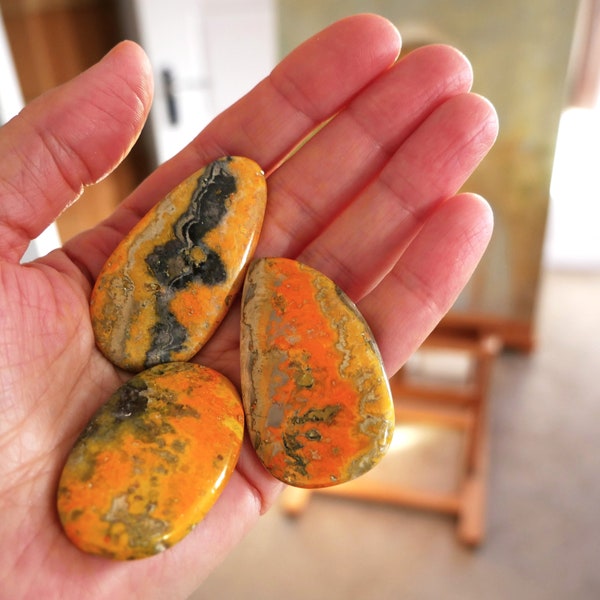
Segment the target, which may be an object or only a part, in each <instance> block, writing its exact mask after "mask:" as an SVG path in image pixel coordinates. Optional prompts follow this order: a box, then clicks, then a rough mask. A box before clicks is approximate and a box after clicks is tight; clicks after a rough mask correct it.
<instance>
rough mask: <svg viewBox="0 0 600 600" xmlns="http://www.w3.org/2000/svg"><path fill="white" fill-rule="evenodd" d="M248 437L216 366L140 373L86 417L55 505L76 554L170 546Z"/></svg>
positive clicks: (218, 486)
mask: <svg viewBox="0 0 600 600" xmlns="http://www.w3.org/2000/svg"><path fill="white" fill-rule="evenodd" d="M243 434H244V414H243V409H242V404H241V400H240V398H239V395H238V393H237V391H236V389H235V388H234V387H233V385H232V384H231V383H230V382H229V381H228V380H227V379H226V378H225V377H224V376H223V375H220V374H219V373H217V372H216V371H213V370H212V369H209V368H206V367H201V366H199V365H196V364H193V363H178V362H174V363H169V364H165V365H158V366H155V367H153V368H151V369H149V370H147V371H143V372H142V373H139V374H138V375H136V376H135V377H133V378H132V379H130V380H129V382H127V383H126V384H125V385H123V386H122V387H120V388H119V389H118V390H117V391H116V392H115V393H114V394H113V395H112V396H111V397H110V398H109V400H108V401H107V402H106V404H104V405H103V406H102V407H101V408H100V409H99V410H98V412H97V413H96V414H95V415H94V417H92V419H91V421H90V422H89V424H88V426H87V427H86V429H85V430H84V431H83V432H82V434H81V435H80V437H79V439H78V440H77V442H76V443H75V446H74V447H73V449H72V450H71V452H70V454H69V456H68V458H67V461H66V464H65V466H64V469H63V471H62V475H61V478H60V482H59V486H58V498H57V506H58V513H59V516H60V520H61V522H62V525H63V528H64V530H65V533H66V534H67V537H68V538H69V539H70V540H71V541H72V542H73V543H74V544H75V546H77V547H78V548H80V549H81V550H83V551H85V552H88V553H91V554H97V555H101V556H106V557H110V558H114V559H120V560H130V559H137V558H144V557H147V556H151V555H153V554H156V553H158V552H160V551H162V550H165V549H166V548H168V547H170V546H172V545H173V544H175V543H176V542H178V541H179V540H181V539H182V538H183V537H184V536H185V535H187V534H188V533H189V532H190V531H191V529H192V528H193V527H194V525H195V524H197V523H198V522H199V521H201V520H202V518H203V517H204V516H205V514H206V513H207V512H208V510H209V509H210V508H211V507H212V505H213V504H214V502H215V501H216V499H217V498H218V497H219V495H220V493H221V491H222V490H223V488H224V487H225V484H226V483H227V481H228V480H229V478H230V476H231V473H232V472H233V469H234V468H235V465H236V462H237V459H238V456H239V453H240V449H241V445H242V438H243Z"/></svg>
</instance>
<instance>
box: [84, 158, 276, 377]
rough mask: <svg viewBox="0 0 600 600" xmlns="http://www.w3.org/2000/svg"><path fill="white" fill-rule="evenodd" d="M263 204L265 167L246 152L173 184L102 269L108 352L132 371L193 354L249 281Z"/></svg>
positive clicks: (95, 307)
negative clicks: (246, 277)
mask: <svg viewBox="0 0 600 600" xmlns="http://www.w3.org/2000/svg"><path fill="white" fill-rule="evenodd" d="M265 207H266V184H265V178H264V174H263V172H262V171H261V169H260V167H259V166H258V165H257V164H256V163H255V162H253V161H251V160H250V159H247V158H241V157H227V158H222V159H219V160H217V161H215V162H213V163H211V164H209V165H208V166H206V167H205V168H203V169H201V170H200V171H198V172H196V173H194V174H193V175H191V176H190V177H188V178H187V179H186V180H185V181H184V182H183V183H181V184H180V185H178V186H177V187H176V188H175V189H174V190H173V191H171V192H170V193H169V194H168V195H167V196H166V197H165V198H164V200H162V201H161V202H159V203H158V204H157V205H156V206H155V207H154V208H153V209H152V210H150V211H149V212H148V213H147V214H146V215H145V217H144V218H143V219H142V220H141V221H140V222H139V223H138V224H137V225H136V226H135V227H134V228H133V229H132V230H131V232H130V233H129V234H128V235H127V236H126V237H125V239H123V241H122V242H121V243H120V244H119V246H118V247H117V248H116V249H115V251H114V252H113V254H112V255H111V256H110V258H109V259H108V261H107V262H106V264H105V266H104V267H103V269H102V271H101V273H100V275H99V276H98V279H97V281H96V285H95V286H94V290H93V292H92V297H91V303H90V307H91V308H90V311H91V319H92V326H93V328H94V335H95V338H96V344H97V345H98V347H99V348H100V350H101V351H102V353H103V354H104V355H105V356H106V357H107V358H108V359H109V360H110V361H111V362H113V363H114V364H115V365H117V366H119V367H121V368H123V369H126V370H129V371H134V372H135V371H140V370H142V369H144V368H148V367H150V366H152V365H155V364H160V363H164V362H170V361H185V360H189V359H190V358H191V357H192V356H194V354H196V352H198V350H199V349H200V348H201V347H202V345H203V344H204V343H206V341H207V340H208V339H209V338H210V336H211V335H212V334H213V332H214V331H215V329H216V328H217V327H218V325H219V324H220V323H221V321H222V319H223V317H224V316H225V314H226V312H227V310H228V308H229V305H230V304H231V302H232V298H233V296H234V295H235V294H236V292H237V291H238V290H239V287H240V286H241V283H242V281H243V277H244V273H245V269H246V266H247V264H248V261H249V260H250V259H251V257H252V254H253V252H254V249H255V247H256V244H257V242H258V237H259V235H260V229H261V227H262V222H263V218H264V213H265Z"/></svg>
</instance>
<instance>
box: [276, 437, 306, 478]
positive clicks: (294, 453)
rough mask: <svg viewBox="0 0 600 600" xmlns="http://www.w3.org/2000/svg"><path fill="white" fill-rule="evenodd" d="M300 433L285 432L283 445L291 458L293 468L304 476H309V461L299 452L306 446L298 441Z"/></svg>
mask: <svg viewBox="0 0 600 600" xmlns="http://www.w3.org/2000/svg"><path fill="white" fill-rule="evenodd" d="M297 435H298V433H297V432H295V433H288V432H286V433H284V434H283V435H282V436H281V437H282V442H283V447H284V448H285V453H286V455H287V457H288V458H289V459H291V463H292V464H291V465H290V466H291V468H292V469H294V470H296V471H297V472H298V473H300V475H302V476H303V477H308V471H307V470H306V467H307V466H308V461H307V460H306V459H305V458H304V457H302V456H301V455H300V454H299V452H300V450H302V448H304V445H303V444H301V443H300V442H299V441H298V438H297Z"/></svg>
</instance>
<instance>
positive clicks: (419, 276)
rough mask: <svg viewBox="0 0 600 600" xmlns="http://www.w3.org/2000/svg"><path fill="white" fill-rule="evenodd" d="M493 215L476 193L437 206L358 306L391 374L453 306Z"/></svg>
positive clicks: (486, 236)
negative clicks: (394, 263)
mask: <svg viewBox="0 0 600 600" xmlns="http://www.w3.org/2000/svg"><path fill="white" fill-rule="evenodd" d="M492 227H493V217H492V212H491V209H490V207H489V205H488V204H487V202H486V201H485V200H484V199H483V198H481V197H480V196H477V195H475V194H460V195H458V196H455V197H454V198H451V199H449V200H447V201H445V202H444V203H442V204H441V205H440V206H439V207H438V208H437V209H436V210H435V211H434V212H433V213H432V214H431V216H430V218H429V219H428V220H427V221H426V223H425V224H424V226H423V228H422V229H421V230H420V232H419V234H418V235H417V237H416V238H415V239H414V240H413V241H412V243H411V244H410V246H409V247H408V248H407V249H406V251H405V252H404V254H403V255H402V256H401V258H400V259H399V260H398V262H397V263H396V265H395V266H394V268H393V269H392V270H391V271H390V272H389V273H388V274H387V275H386V277H385V278H384V279H383V280H382V281H381V283H380V284H379V285H378V286H377V287H376V288H375V289H374V290H373V291H372V292H371V293H370V294H369V295H367V296H366V297H365V298H363V299H362V300H361V301H360V303H359V308H360V310H361V312H362V314H363V315H364V316H365V318H366V320H367V322H368V323H369V324H370V326H371V328H372V330H373V333H374V335H375V338H376V339H377V342H378V345H379V348H380V350H381V354H382V356H383V360H384V362H385V366H386V370H387V373H388V375H389V376H391V375H393V374H394V373H395V372H396V371H397V370H398V369H399V368H400V367H401V366H402V364H404V362H405V361H406V360H407V359H408V357H409V356H410V355H411V354H412V352H414V351H415V350H416V348H417V347H418V346H419V345H420V344H421V342H422V341H423V340H424V339H425V338H426V337H427V336H428V335H429V333H430V332H431V331H432V330H433V328H434V327H435V326H436V325H437V323H438V322H439V321H440V319H441V318H442V317H443V316H444V315H445V314H446V312H448V310H449V309H450V308H451V307H452V304H453V303H454V301H455V300H456V298H457V297H458V295H459V294H460V292H461V290H462V289H463V288H464V286H465V285H466V284H467V282H468V281H469V279H470V277H471V275H472V274H473V271H474V270H475V267H476V266H477V263H478V262H479V260H480V258H481V256H482V255H483V253H484V251H485V249H486V247H487V244H488V242H489V240H490V237H491V233H492Z"/></svg>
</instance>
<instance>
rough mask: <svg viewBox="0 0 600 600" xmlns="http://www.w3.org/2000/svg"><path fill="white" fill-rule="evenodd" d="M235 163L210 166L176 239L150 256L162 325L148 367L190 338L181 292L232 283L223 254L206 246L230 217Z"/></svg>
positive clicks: (179, 223) (176, 228) (177, 226)
mask: <svg viewBox="0 0 600 600" xmlns="http://www.w3.org/2000/svg"><path fill="white" fill-rule="evenodd" d="M230 161H231V159H230V158H227V159H222V160H218V161H215V162H213V163H211V164H210V165H208V166H207V167H206V169H205V171H204V173H203V174H202V175H201V176H200V177H199V178H198V183H197V186H196V189H195V190H194V192H193V193H192V197H191V199H190V203H189V206H188V208H187V210H186V211H185V212H184V213H183V214H182V215H181V216H180V217H179V219H178V220H177V222H176V223H175V224H174V226H173V234H174V236H175V237H174V239H171V240H169V241H168V242H166V243H165V244H163V245H162V246H156V248H154V250H153V252H152V253H151V254H149V255H148V256H147V258H146V264H147V265H148V268H149V269H150V272H151V273H152V275H153V277H154V278H155V279H156V281H157V282H158V283H159V284H160V285H161V291H159V292H158V293H157V294H156V317H157V320H156V325H155V326H154V327H153V328H152V331H151V333H152V342H151V345H150V349H149V350H148V352H147V354H146V360H145V366H146V367H149V366H152V365H155V364H159V363H162V362H166V361H168V360H170V358H171V355H172V353H173V352H177V351H180V350H181V349H182V348H183V346H184V344H185V341H186V340H187V337H188V332H187V330H186V328H185V327H184V326H183V325H181V323H179V321H178V320H177V318H176V317H175V315H174V314H173V313H172V312H171V310H170V308H169V307H170V303H171V300H172V299H173V297H174V296H175V294H176V293H177V292H178V291H180V290H183V289H184V288H186V287H187V286H188V285H189V284H190V283H192V282H193V283H201V284H204V285H207V286H215V285H219V284H221V283H223V282H224V281H225V280H226V279H227V270H226V268H225V265H224V263H223V261H222V259H221V257H220V256H219V254H218V252H216V251H215V250H213V249H212V248H209V247H208V246H207V245H206V244H205V242H204V237H205V236H206V234H207V233H208V232H209V231H211V230H213V229H214V228H215V227H217V226H218V225H219V223H220V222H221V221H222V219H223V217H224V216H225V215H226V214H227V211H228V210H229V207H228V205H227V203H228V200H229V198H230V197H231V196H232V195H234V194H235V193H236V191H237V185H236V180H235V176H233V175H232V174H231V173H230V172H229V170H228V169H227V163H228V162H230Z"/></svg>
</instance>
